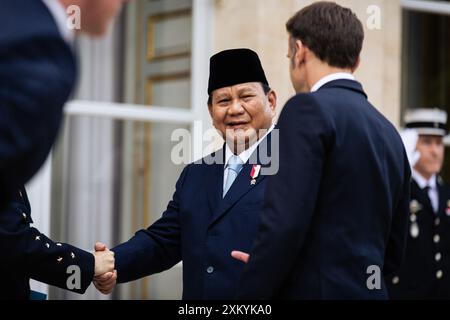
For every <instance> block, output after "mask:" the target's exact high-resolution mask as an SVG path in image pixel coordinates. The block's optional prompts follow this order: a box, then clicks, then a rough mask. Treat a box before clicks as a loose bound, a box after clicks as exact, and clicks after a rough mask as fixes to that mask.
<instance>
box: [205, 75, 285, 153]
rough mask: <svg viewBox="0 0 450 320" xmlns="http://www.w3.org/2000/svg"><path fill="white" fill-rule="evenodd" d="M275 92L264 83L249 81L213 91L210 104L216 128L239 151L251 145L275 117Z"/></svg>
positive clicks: (236, 151) (210, 111)
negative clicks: (267, 90)
mask: <svg viewBox="0 0 450 320" xmlns="http://www.w3.org/2000/svg"><path fill="white" fill-rule="evenodd" d="M275 107H276V94H275V92H274V91H273V90H270V91H269V92H268V93H267V94H266V93H264V90H263V88H262V85H261V83H259V82H248V83H242V84H237V85H234V86H231V87H225V88H220V89H217V90H214V91H213V92H212V96H211V104H210V105H209V106H208V108H209V113H210V115H211V118H212V120H213V125H214V127H215V128H216V129H217V130H218V131H219V132H220V133H221V135H222V137H223V138H224V139H225V141H226V142H227V144H228V145H229V146H230V148H231V149H232V150H234V152H235V153H236V154H239V153H240V152H242V151H244V150H245V149H247V148H248V147H250V146H251V145H252V144H253V143H254V142H256V141H257V139H259V138H260V137H261V135H263V134H264V132H259V130H262V129H266V130H267V129H269V128H270V126H271V125H272V119H273V117H274V116H275Z"/></svg>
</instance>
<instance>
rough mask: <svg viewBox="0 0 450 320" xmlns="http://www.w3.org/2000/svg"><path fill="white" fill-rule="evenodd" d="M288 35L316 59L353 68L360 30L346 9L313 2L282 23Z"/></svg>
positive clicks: (362, 35)
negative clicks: (299, 41)
mask: <svg viewBox="0 0 450 320" xmlns="http://www.w3.org/2000/svg"><path fill="white" fill-rule="evenodd" d="M286 29H287V31H288V32H289V34H290V35H291V36H292V37H293V38H296V39H298V40H301V41H302V42H303V44H304V45H305V46H306V47H307V48H308V49H309V50H311V51H312V52H313V53H314V54H315V55H316V56H317V57H318V58H319V59H320V60H322V61H324V62H326V63H328V64H329V65H330V66H333V67H338V68H353V67H354V66H355V65H356V63H357V61H358V58H359V55H360V53H361V49H362V44H363V41H364V29H363V25H362V23H361V21H360V20H359V19H358V18H357V17H356V15H355V14H354V13H353V12H352V11H351V10H350V9H348V8H344V7H341V6H340V5H338V4H336V3H334V2H326V1H320V2H316V3H313V4H311V5H309V6H307V7H305V8H303V9H301V10H300V11H298V12H297V13H296V14H295V15H294V16H292V17H291V18H290V19H289V20H288V22H287V23H286Z"/></svg>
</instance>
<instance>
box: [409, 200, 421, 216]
mask: <svg viewBox="0 0 450 320" xmlns="http://www.w3.org/2000/svg"><path fill="white" fill-rule="evenodd" d="M409 210H410V212H411V213H413V214H415V213H417V212H418V211H420V210H422V205H421V204H420V203H419V201H417V200H416V199H414V200H412V201H411V202H410V203H409Z"/></svg>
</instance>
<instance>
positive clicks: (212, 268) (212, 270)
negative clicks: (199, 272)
mask: <svg viewBox="0 0 450 320" xmlns="http://www.w3.org/2000/svg"><path fill="white" fill-rule="evenodd" d="M206 272H208V273H210V274H211V273H213V272H214V267H212V266H209V267H208V268H207V269H206Z"/></svg>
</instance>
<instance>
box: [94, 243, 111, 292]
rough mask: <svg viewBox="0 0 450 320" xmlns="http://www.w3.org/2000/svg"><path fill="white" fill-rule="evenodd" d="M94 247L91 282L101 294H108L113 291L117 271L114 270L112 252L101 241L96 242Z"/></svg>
mask: <svg viewBox="0 0 450 320" xmlns="http://www.w3.org/2000/svg"><path fill="white" fill-rule="evenodd" d="M94 249H95V252H94V257H95V275H94V280H93V282H94V285H95V287H96V288H97V290H99V291H100V292H101V293H103V294H109V293H111V292H112V291H113V289H114V287H115V285H116V280H117V271H116V270H114V252H112V251H110V250H109V249H108V248H107V247H106V245H105V244H103V243H101V242H97V243H96V244H95V248H94Z"/></svg>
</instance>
